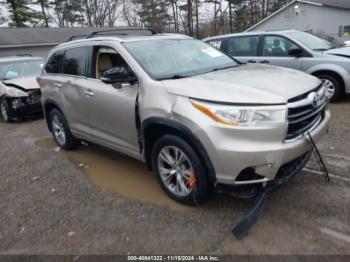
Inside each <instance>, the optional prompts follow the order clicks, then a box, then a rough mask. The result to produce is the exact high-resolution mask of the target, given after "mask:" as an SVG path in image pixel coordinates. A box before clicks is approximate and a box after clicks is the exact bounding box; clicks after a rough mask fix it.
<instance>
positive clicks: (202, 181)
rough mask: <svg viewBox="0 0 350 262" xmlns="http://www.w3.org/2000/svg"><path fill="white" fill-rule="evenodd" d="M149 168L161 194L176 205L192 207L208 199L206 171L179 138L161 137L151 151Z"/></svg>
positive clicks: (189, 147) (208, 188) (196, 156)
mask: <svg viewBox="0 0 350 262" xmlns="http://www.w3.org/2000/svg"><path fill="white" fill-rule="evenodd" d="M152 167H153V172H154V173H155V175H156V177H157V179H158V182H159V183H160V185H161V187H162V188H163V190H164V191H165V192H166V193H167V194H168V195H169V197H170V198H172V199H174V200H175V201H177V202H180V203H182V204H185V205H190V206H194V205H198V204H201V203H203V202H205V201H206V200H207V199H208V196H209V193H210V187H209V181H208V177H207V174H206V172H205V168H204V166H203V164H202V161H201V160H200V158H199V157H198V155H197V153H196V152H195V151H194V149H193V148H192V146H191V145H189V144H188V143H187V142H186V141H185V140H183V139H182V138H180V137H177V136H174V135H165V136H162V137H161V138H160V139H159V140H158V141H157V142H156V143H155V145H154V147H153V150H152Z"/></svg>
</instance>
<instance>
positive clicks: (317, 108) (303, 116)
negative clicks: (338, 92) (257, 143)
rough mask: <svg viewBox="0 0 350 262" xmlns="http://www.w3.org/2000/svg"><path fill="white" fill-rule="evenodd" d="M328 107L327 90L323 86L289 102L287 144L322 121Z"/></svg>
mask: <svg viewBox="0 0 350 262" xmlns="http://www.w3.org/2000/svg"><path fill="white" fill-rule="evenodd" d="M326 107H327V96H326V88H325V87H323V86H321V87H318V88H317V89H315V90H313V91H311V92H308V93H306V94H304V95H301V96H298V97H297V98H293V99H291V100H289V103H288V132H287V137H286V142H289V141H293V140H295V139H298V138H299V137H300V136H302V135H304V134H305V133H306V132H308V131H311V130H313V129H314V128H316V127H317V125H318V124H319V123H320V122H321V121H322V118H323V116H324V111H325V109H326Z"/></svg>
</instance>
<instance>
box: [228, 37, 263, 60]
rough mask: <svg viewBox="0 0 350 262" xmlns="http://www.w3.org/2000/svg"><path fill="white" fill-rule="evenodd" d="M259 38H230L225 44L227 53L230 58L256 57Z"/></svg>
mask: <svg viewBox="0 0 350 262" xmlns="http://www.w3.org/2000/svg"><path fill="white" fill-rule="evenodd" d="M258 44H259V36H239V37H231V38H229V40H228V42H227V53H229V54H230V55H232V56H257V54H258Z"/></svg>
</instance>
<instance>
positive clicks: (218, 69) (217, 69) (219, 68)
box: [207, 65, 237, 73]
mask: <svg viewBox="0 0 350 262" xmlns="http://www.w3.org/2000/svg"><path fill="white" fill-rule="evenodd" d="M236 66H237V65H230V66H224V67H218V68H214V69H212V70H210V71H208V72H207V73H210V72H216V71H220V70H225V69H229V68H232V67H236Z"/></svg>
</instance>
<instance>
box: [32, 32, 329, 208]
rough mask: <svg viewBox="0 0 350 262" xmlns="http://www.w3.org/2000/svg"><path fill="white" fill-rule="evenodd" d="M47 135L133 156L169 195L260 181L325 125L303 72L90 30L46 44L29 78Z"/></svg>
mask: <svg viewBox="0 0 350 262" xmlns="http://www.w3.org/2000/svg"><path fill="white" fill-rule="evenodd" d="M38 81H39V82H40V84H41V90H42V100H41V102H42V107H43V110H44V114H45V116H46V120H47V124H48V127H49V130H50V131H51V132H52V134H53V137H54V139H55V140H56V142H57V144H58V145H59V146H60V147H62V148H63V149H66V150H70V149H74V148H76V147H77V146H78V144H79V141H81V140H84V141H90V142H92V143H96V144H99V145H103V146H106V147H109V148H112V149H114V150H117V151H119V152H122V153H124V154H127V155H129V156H131V157H133V158H136V159H139V160H141V161H144V162H145V163H146V164H147V166H148V167H149V168H150V169H152V170H153V172H154V173H155V175H156V177H157V179H158V181H159V183H160V185H161V186H162V188H163V189H164V191H165V192H166V193H167V194H168V195H169V196H170V197H171V198H173V199H175V200H176V201H179V202H181V203H185V204H189V205H194V204H198V203H201V202H203V201H205V200H206V199H207V197H208V195H209V193H210V192H211V190H212V189H213V188H214V187H220V186H223V185H225V186H229V187H230V188H232V189H237V188H240V187H241V186H247V185H248V186H250V185H252V186H254V185H260V186H266V185H268V184H269V183H273V182H274V181H276V180H279V179H281V176H283V173H285V172H281V170H282V169H284V170H285V168H286V167H292V168H293V170H300V169H301V168H303V166H304V165H305V163H306V162H307V160H308V157H309V156H310V154H309V152H310V146H309V144H308V142H307V140H306V139H305V135H306V134H307V133H310V135H311V136H312V137H313V139H314V140H315V141H318V140H319V139H320V138H321V136H322V135H323V134H324V133H325V132H326V131H327V129H328V125H329V120H330V113H329V111H328V110H327V105H328V99H327V90H326V87H325V86H324V85H323V83H322V82H321V81H320V80H319V79H317V78H315V77H313V76H310V75H308V74H304V73H302V72H299V71H296V70H291V69H286V68H281V67H273V66H269V65H250V64H248V65H241V64H239V63H238V62H236V61H235V60H234V59H232V58H231V57H229V56H227V55H226V54H224V53H222V52H220V51H218V50H217V49H215V48H213V47H211V46H210V45H208V44H206V43H204V42H202V41H198V40H194V39H192V38H190V37H186V36H182V35H169V34H165V35H162V34H157V35H152V36H132V35H117V36H112V35H110V36H99V35H96V34H94V35H93V36H89V37H87V38H86V39H81V40H74V41H70V42H66V43H63V44H61V45H59V46H57V47H56V48H54V49H53V50H52V51H51V53H50V55H49V56H48V60H47V62H46V65H45V67H44V72H43V73H42V75H41V76H40V77H39V79H38Z"/></svg>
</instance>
